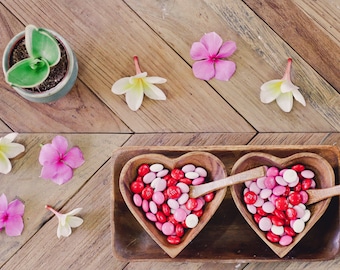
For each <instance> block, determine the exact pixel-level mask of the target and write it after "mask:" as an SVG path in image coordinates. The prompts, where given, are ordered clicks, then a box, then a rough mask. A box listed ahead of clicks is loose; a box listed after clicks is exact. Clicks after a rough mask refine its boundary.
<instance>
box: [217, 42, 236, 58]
mask: <svg viewBox="0 0 340 270" xmlns="http://www.w3.org/2000/svg"><path fill="white" fill-rule="evenodd" d="M235 51H236V43H235V42H234V41H226V42H224V43H223V44H222V46H221V48H220V50H219V52H218V55H217V57H218V58H225V57H229V56H231V55H232V54H233V53H234V52H235Z"/></svg>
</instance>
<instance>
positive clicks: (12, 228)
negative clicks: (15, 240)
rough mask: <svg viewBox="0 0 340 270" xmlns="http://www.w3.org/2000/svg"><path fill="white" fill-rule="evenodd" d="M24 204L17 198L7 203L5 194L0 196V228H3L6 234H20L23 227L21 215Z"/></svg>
mask: <svg viewBox="0 0 340 270" xmlns="http://www.w3.org/2000/svg"><path fill="white" fill-rule="evenodd" d="M24 210H25V205H24V204H23V203H22V202H21V201H20V200H18V199H15V200H14V201H12V202H10V203H9V204H8V202H7V197H6V195H5V194H2V195H1V196H0V230H2V229H3V228H5V231H6V234H7V235H8V236H18V235H21V233H22V231H23V229H24V222H23V220H22V217H23V215H24Z"/></svg>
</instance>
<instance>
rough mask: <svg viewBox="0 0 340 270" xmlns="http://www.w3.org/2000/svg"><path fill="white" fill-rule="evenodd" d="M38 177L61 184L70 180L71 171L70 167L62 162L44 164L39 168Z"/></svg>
mask: <svg viewBox="0 0 340 270" xmlns="http://www.w3.org/2000/svg"><path fill="white" fill-rule="evenodd" d="M40 177H42V178H44V179H47V180H51V181H53V182H54V183H56V184H58V185H61V184H64V183H66V182H68V181H69V180H71V178H72V177H73V171H72V168H71V167H69V166H67V165H66V164H64V163H62V162H58V163H56V164H46V165H44V166H43V168H42V170H41V174H40Z"/></svg>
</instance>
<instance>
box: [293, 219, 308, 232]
mask: <svg viewBox="0 0 340 270" xmlns="http://www.w3.org/2000/svg"><path fill="white" fill-rule="evenodd" d="M304 228H305V222H304V221H303V220H302V219H297V220H295V221H294V223H293V230H294V232H296V233H300V232H302V231H303V229H304Z"/></svg>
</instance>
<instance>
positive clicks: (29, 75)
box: [6, 58, 50, 88]
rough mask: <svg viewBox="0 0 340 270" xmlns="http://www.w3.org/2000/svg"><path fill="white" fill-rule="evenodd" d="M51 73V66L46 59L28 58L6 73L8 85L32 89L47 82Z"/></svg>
mask: <svg viewBox="0 0 340 270" xmlns="http://www.w3.org/2000/svg"><path fill="white" fill-rule="evenodd" d="M49 73H50V66H49V64H48V62H47V61H46V60H45V59H32V58H26V59H24V60H21V61H20V62H18V63H16V64H15V65H13V66H12V67H11V68H10V69H9V70H8V71H7V73H6V81H7V83H9V84H11V85H13V86H17V87H22V88H31V87H35V86H38V85H39V84H41V83H42V82H43V81H45V80H46V78H47V77H48V75H49Z"/></svg>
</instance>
